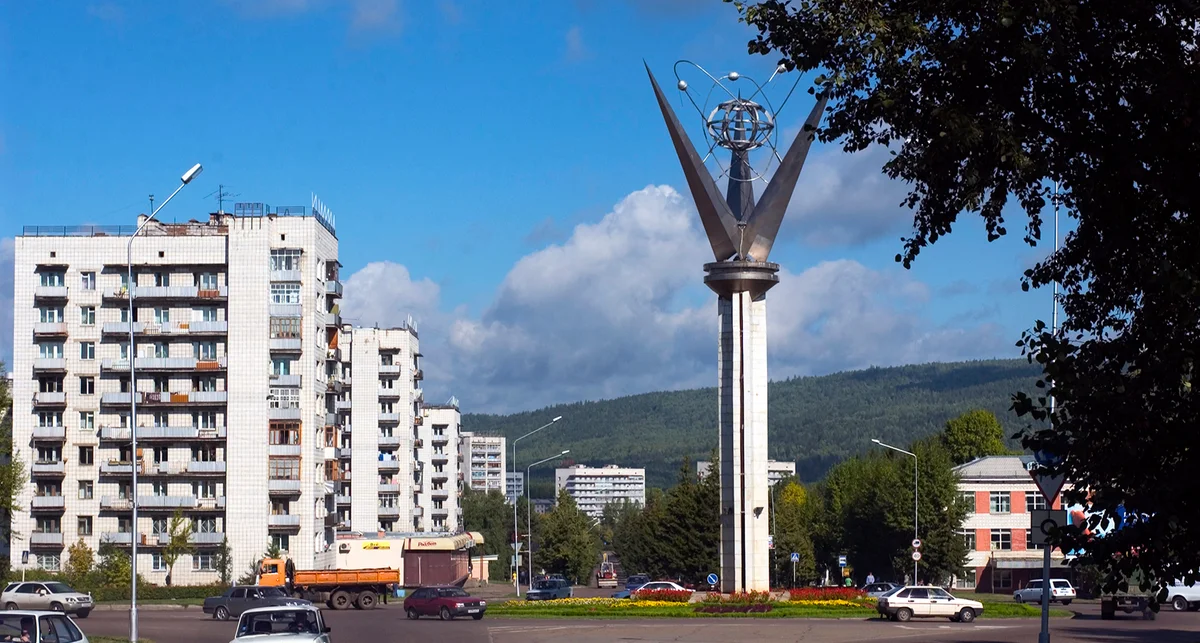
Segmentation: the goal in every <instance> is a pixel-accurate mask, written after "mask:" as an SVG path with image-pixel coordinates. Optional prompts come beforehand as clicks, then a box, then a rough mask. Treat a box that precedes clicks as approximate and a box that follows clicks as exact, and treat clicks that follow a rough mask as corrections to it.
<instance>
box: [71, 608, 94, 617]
mask: <svg viewBox="0 0 1200 643" xmlns="http://www.w3.org/2000/svg"><path fill="white" fill-rule="evenodd" d="M91 613H92V610H82V611H79V612H77V613H76V614H75V618H87V617H88V614H91Z"/></svg>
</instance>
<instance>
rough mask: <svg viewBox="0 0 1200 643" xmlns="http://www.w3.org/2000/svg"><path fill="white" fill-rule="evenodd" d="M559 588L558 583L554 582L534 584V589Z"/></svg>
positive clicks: (542, 581)
mask: <svg viewBox="0 0 1200 643" xmlns="http://www.w3.org/2000/svg"><path fill="white" fill-rule="evenodd" d="M557 586H558V583H557V582H556V581H552V580H540V581H538V582H536V583H534V584H533V588H534V589H554V588H555V587H557Z"/></svg>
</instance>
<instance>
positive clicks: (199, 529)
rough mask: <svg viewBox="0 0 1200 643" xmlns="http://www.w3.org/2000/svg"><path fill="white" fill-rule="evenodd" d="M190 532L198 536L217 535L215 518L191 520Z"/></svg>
mask: <svg viewBox="0 0 1200 643" xmlns="http://www.w3.org/2000/svg"><path fill="white" fill-rule="evenodd" d="M192 531H194V532H196V533H198V534H215V533H217V519H216V518H211V517H209V518H192Z"/></svg>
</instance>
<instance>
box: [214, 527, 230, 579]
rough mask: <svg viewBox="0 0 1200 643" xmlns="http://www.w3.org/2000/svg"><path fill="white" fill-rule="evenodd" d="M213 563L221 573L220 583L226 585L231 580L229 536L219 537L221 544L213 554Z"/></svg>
mask: <svg viewBox="0 0 1200 643" xmlns="http://www.w3.org/2000/svg"><path fill="white" fill-rule="evenodd" d="M213 565H214V566H215V567H216V568H217V573H219V574H220V575H221V584H222V585H228V584H229V581H231V580H233V551H232V550H231V549H230V547H229V537H228V536H225V537H222V538H221V546H220V547H217V551H216V554H214V556H213Z"/></svg>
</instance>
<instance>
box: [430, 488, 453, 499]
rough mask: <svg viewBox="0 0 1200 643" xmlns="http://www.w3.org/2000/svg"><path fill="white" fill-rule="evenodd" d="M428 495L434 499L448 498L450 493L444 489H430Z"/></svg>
mask: <svg viewBox="0 0 1200 643" xmlns="http://www.w3.org/2000/svg"><path fill="white" fill-rule="evenodd" d="M429 495H430V496H432V497H434V498H449V497H450V491H449V490H448V489H446V488H444V487H443V488H441V489H430V490H429Z"/></svg>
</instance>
